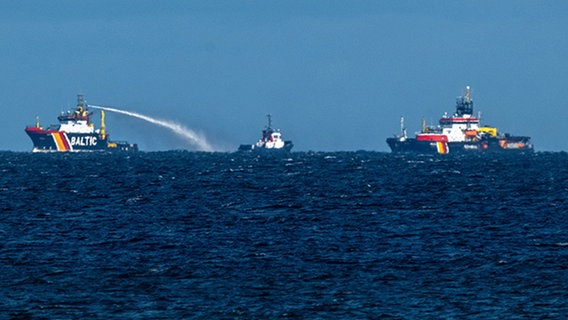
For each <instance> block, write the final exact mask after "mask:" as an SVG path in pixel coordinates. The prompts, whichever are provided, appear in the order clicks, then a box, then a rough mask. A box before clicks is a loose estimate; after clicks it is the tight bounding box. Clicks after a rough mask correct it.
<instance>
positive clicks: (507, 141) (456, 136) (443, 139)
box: [387, 86, 533, 154]
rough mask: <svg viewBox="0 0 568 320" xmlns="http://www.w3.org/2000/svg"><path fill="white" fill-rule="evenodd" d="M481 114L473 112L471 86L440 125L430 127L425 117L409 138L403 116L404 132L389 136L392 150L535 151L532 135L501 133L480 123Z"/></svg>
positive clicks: (437, 151) (438, 151) (418, 151)
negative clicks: (412, 136)
mask: <svg viewBox="0 0 568 320" xmlns="http://www.w3.org/2000/svg"><path fill="white" fill-rule="evenodd" d="M479 122H480V121H479V117H477V118H476V117H474V116H473V100H472V99H471V97H470V88H469V86H468V87H466V88H465V96H463V97H458V99H457V102H456V112H455V113H454V114H453V115H452V116H448V114H447V113H445V114H444V115H443V116H442V118H440V122H439V125H438V126H436V127H427V126H426V123H425V121H424V120H422V131H421V132H419V133H417V134H416V137H415V138H408V137H407V135H406V128H405V126H404V118H403V117H401V120H400V129H401V135H399V136H395V137H393V138H387V144H388V145H389V147H390V148H391V150H392V152H393V153H400V152H412V153H440V154H446V153H469V152H506V153H514V152H516V153H526V152H533V145H532V143H531V138H530V137H526V136H512V135H510V134H508V133H500V132H498V131H497V128H494V127H487V126H480V125H479V124H480V123H479Z"/></svg>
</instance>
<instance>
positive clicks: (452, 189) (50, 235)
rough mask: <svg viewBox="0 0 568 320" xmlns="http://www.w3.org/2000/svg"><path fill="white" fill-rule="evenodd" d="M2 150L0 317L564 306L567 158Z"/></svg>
mask: <svg viewBox="0 0 568 320" xmlns="http://www.w3.org/2000/svg"><path fill="white" fill-rule="evenodd" d="M0 160H1V162H0V172H1V176H0V201H1V202H0V207H1V209H2V213H1V215H0V270H1V272H0V299H1V300H0V315H1V316H0V318H8V319H9V318H15V319H86V318H90V319H109V318H117V319H124V318H138V319H175V318H197V319H203V318H218V319H270V318H292V319H345V318H358V319H366V318H371V319H383V318H384V319H417V318H420V319H439V318H450V319H452V318H453V319H464V318H470V319H473V318H482V319H503V318H508V319H510V318H515V319H518V318H523V319H538V318H551V319H552V318H563V317H566V316H567V315H568V202H567V198H568V155H567V154H566V153H535V154H534V155H531V156H521V157H519V156H490V155H483V156H469V157H455V156H396V155H391V154H386V153H373V152H357V153H355V152H345V153H292V154H290V155H288V156H284V157H255V156H250V155H246V154H244V155H243V154H238V153H192V152H158V153H144V152H141V153H138V154H130V155H127V154H96V153H93V154H29V153H11V152H2V153H0Z"/></svg>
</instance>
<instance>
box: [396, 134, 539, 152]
mask: <svg viewBox="0 0 568 320" xmlns="http://www.w3.org/2000/svg"><path fill="white" fill-rule="evenodd" d="M387 144H388V145H389V147H390V149H391V151H392V152H393V153H420V154H448V153H450V154H464V153H466V154H467V153H476V152H477V153H492V152H497V153H532V152H533V147H532V145H531V144H530V143H529V138H528V137H509V138H508V139H496V138H493V139H483V140H481V141H470V142H442V141H422V140H417V139H414V138H408V139H404V140H402V139H400V138H388V139H387Z"/></svg>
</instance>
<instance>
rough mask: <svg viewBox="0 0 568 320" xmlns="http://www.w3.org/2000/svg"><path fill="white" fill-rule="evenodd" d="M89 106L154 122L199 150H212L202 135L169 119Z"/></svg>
mask: <svg viewBox="0 0 568 320" xmlns="http://www.w3.org/2000/svg"><path fill="white" fill-rule="evenodd" d="M89 107H90V108H94V109H102V110H107V111H111V112H116V113H121V114H125V115H127V116H131V117H135V118H138V119H142V120H145V121H148V122H150V123H153V124H156V125H159V126H161V127H164V128H167V129H169V130H171V131H172V132H174V133H175V134H177V135H178V136H180V137H182V138H184V139H185V140H187V141H188V142H190V143H191V144H193V145H195V146H197V147H198V149H199V150H200V151H214V148H213V147H212V146H211V145H210V144H209V143H208V142H207V139H205V137H204V136H202V135H199V134H197V133H196V132H195V131H193V130H191V129H188V128H186V127H184V126H182V125H180V124H177V123H174V122H171V121H165V120H158V119H154V118H152V117H148V116H145V115H143V114H139V113H136V112H130V111H126V110H120V109H116V108H111V107H101V106H93V105H89Z"/></svg>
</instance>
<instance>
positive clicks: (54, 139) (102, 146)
mask: <svg viewBox="0 0 568 320" xmlns="http://www.w3.org/2000/svg"><path fill="white" fill-rule="evenodd" d="M92 114H93V113H92V112H89V107H88V105H87V103H86V101H85V99H84V97H83V95H78V96H77V108H76V109H75V110H74V111H67V112H66V113H64V112H62V113H61V114H60V115H59V117H57V119H58V120H59V124H58V125H50V126H49V127H48V128H47V129H43V128H42V127H41V126H40V124H39V119H37V118H36V124H35V126H29V127H27V128H26V129H25V131H26V133H27V134H28V136H29V137H30V138H31V139H32V142H33V145H34V146H33V149H32V152H81V151H138V145H136V144H131V143H127V142H124V141H111V140H109V134H108V133H107V132H106V128H105V113H104V110H101V127H100V129H96V130H95V126H94V124H93V123H92V121H91V116H92Z"/></svg>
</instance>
